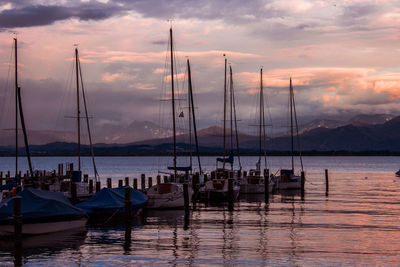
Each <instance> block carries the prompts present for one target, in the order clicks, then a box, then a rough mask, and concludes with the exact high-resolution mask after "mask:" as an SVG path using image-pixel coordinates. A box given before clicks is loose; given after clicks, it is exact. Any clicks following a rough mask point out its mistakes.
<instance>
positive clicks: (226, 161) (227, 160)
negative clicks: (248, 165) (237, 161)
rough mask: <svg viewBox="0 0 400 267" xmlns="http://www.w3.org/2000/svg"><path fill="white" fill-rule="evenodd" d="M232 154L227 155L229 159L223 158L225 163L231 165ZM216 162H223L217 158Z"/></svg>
mask: <svg viewBox="0 0 400 267" xmlns="http://www.w3.org/2000/svg"><path fill="white" fill-rule="evenodd" d="M233 159H234V158H233V154H230V155H229V158H225V163H229V164H233ZM217 161H219V162H224V158H217Z"/></svg>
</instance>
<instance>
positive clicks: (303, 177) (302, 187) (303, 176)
mask: <svg viewBox="0 0 400 267" xmlns="http://www.w3.org/2000/svg"><path fill="white" fill-rule="evenodd" d="M305 182H306V176H305V174H304V171H302V172H301V198H302V199H304V184H305Z"/></svg>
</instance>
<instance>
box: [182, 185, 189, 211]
mask: <svg viewBox="0 0 400 267" xmlns="http://www.w3.org/2000/svg"><path fill="white" fill-rule="evenodd" d="M183 198H184V205H185V215H187V214H189V212H190V210H189V185H188V184H187V183H184V184H183Z"/></svg>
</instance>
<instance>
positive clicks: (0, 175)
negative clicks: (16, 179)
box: [0, 172, 3, 186]
mask: <svg viewBox="0 0 400 267" xmlns="http://www.w3.org/2000/svg"><path fill="white" fill-rule="evenodd" d="M2 185H3V172H0V186H2Z"/></svg>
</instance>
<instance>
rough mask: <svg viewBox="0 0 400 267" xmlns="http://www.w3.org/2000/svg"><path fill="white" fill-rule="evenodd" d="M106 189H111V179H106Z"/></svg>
mask: <svg viewBox="0 0 400 267" xmlns="http://www.w3.org/2000/svg"><path fill="white" fill-rule="evenodd" d="M107 188H112V180H111V178H107Z"/></svg>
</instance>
